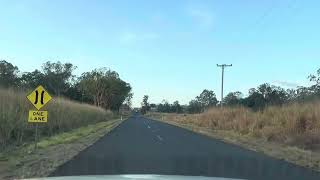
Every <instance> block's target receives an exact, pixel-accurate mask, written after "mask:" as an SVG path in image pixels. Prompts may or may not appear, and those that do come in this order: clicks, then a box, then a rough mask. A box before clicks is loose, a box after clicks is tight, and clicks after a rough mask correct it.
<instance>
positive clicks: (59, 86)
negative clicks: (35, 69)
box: [42, 61, 77, 96]
mask: <svg viewBox="0 0 320 180" xmlns="http://www.w3.org/2000/svg"><path fill="white" fill-rule="evenodd" d="M76 68H77V67H76V66H73V65H72V64H71V63H65V64H62V63H61V62H60V61H58V62H56V63H52V62H50V61H48V62H46V63H44V64H43V66H42V73H43V76H44V77H43V78H44V79H43V83H44V84H43V85H44V86H45V87H46V89H47V90H48V91H50V92H53V93H54V94H55V95H57V96H60V95H61V93H64V92H66V91H67V90H68V88H69V87H70V86H71V85H70V84H71V80H72V78H74V77H75V76H74V75H73V74H72V73H73V71H74V70H75V69H76Z"/></svg>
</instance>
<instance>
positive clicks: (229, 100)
mask: <svg viewBox="0 0 320 180" xmlns="http://www.w3.org/2000/svg"><path fill="white" fill-rule="evenodd" d="M241 97H242V93H241V92H239V91H236V92H230V93H229V94H227V96H226V97H224V98H223V104H225V105H227V106H235V105H240V104H241Z"/></svg>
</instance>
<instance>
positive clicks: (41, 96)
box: [27, 85, 52, 110]
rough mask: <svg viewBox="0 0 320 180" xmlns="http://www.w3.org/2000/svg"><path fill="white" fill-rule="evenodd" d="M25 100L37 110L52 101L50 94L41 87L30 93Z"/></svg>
mask: <svg viewBox="0 0 320 180" xmlns="http://www.w3.org/2000/svg"><path fill="white" fill-rule="evenodd" d="M27 98H28V99H29V101H30V102H31V103H32V104H33V105H34V107H36V108H37V109H38V110H39V109H41V108H42V107H43V106H44V105H46V104H47V103H48V102H49V101H50V100H51V99H52V97H51V96H50V94H49V93H48V92H47V91H46V90H45V89H44V88H43V87H42V86H41V85H40V86H38V87H37V88H36V89H35V90H34V91H32V92H31V93H30V94H29V95H28V96H27Z"/></svg>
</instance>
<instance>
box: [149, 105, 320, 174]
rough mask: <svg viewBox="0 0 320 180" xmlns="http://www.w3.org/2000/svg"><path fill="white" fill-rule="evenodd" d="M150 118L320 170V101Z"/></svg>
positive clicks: (161, 115) (162, 115)
mask: <svg viewBox="0 0 320 180" xmlns="http://www.w3.org/2000/svg"><path fill="white" fill-rule="evenodd" d="M148 116H149V117H152V118H154V119H158V120H161V121H165V122H167V123H170V124H173V125H177V126H181V127H184V128H187V129H190V130H192V131H195V132H198V133H202V134H205V135H208V136H211V137H214V138H218V139H221V140H223V141H226V142H229V143H234V144H238V145H240V146H243V147H245V148H249V149H251V150H254V151H259V152H263V153H265V154H268V155H270V156H274V157H277V158H280V159H284V160H287V161H289V162H292V163H295V164H298V165H302V166H305V167H309V168H312V169H315V170H318V171H319V170H320V102H319V101H316V102H309V103H303V104H298V103H295V104H290V105H285V106H282V107H268V108H266V109H265V110H263V111H260V112H253V111H251V110H250V109H247V108H244V107H235V108H223V109H220V108H212V109H209V110H208V111H206V112H204V113H201V114H193V115H191V114H187V115H184V114H167V113H150V114H148Z"/></svg>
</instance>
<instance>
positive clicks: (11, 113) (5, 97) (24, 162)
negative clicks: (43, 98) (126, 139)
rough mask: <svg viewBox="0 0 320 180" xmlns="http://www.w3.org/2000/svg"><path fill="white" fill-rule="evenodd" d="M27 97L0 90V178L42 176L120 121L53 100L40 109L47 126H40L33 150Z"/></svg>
mask: <svg viewBox="0 0 320 180" xmlns="http://www.w3.org/2000/svg"><path fill="white" fill-rule="evenodd" d="M26 95H27V93H26V92H17V91H13V90H4V89H0V174H1V175H3V177H0V179H1V178H4V177H5V176H7V177H38V176H45V175H47V174H48V173H49V172H50V171H52V170H53V169H54V168H55V167H57V166H58V165H60V164H62V163H63V162H65V161H67V160H68V159H70V158H71V157H73V156H74V155H76V154H77V153H78V152H79V151H81V150H82V149H84V148H85V147H87V146H89V145H90V144H92V143H94V142H95V141H96V140H97V139H99V138H100V137H101V136H103V135H104V134H106V133H107V132H109V131H110V130H111V129H112V128H114V127H115V126H117V125H118V124H120V122H121V121H120V120H119V116H118V115H115V114H113V113H112V112H109V111H105V110H104V109H101V108H98V107H95V106H91V105H87V104H80V103H77V102H72V101H69V100H65V99H63V98H57V97H54V98H53V100H52V101H51V102H49V104H48V105H47V106H45V107H44V108H43V109H44V110H48V112H49V114H48V123H43V124H39V127H38V129H39V130H38V132H39V134H40V140H39V143H38V149H37V150H36V151H35V149H34V130H35V129H34V127H35V126H34V124H30V123H28V122H27V118H28V111H29V110H31V109H35V108H34V107H33V106H32V104H30V102H28V100H27V99H26ZM40 162H41V166H40V164H39V163H40ZM39 167H47V168H45V169H43V171H41V170H39V169H37V168H39ZM32 168H33V169H32ZM36 169H37V170H36Z"/></svg>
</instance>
